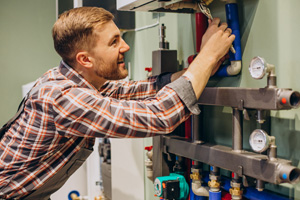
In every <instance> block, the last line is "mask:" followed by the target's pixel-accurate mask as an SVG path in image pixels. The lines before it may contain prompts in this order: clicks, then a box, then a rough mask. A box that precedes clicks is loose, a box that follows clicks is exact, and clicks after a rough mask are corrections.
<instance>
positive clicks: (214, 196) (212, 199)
mask: <svg viewBox="0 0 300 200" xmlns="http://www.w3.org/2000/svg"><path fill="white" fill-rule="evenodd" d="M221 198H222V192H221V191H219V192H212V191H209V200H221Z"/></svg>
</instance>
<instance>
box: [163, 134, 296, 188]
mask: <svg viewBox="0 0 300 200" xmlns="http://www.w3.org/2000/svg"><path fill="white" fill-rule="evenodd" d="M162 142H163V145H164V148H163V149H164V150H165V151H164V153H171V154H175V155H180V156H183V157H185V158H190V159H192V160H197V161H199V162H203V163H207V164H209V165H213V166H215V167H220V168H223V169H226V170H229V171H232V172H234V173H237V174H238V175H239V176H243V175H245V176H250V177H253V178H255V179H260V180H262V181H265V182H269V183H274V184H280V183H284V182H288V183H297V182H299V181H300V178H299V177H300V169H299V168H297V167H294V166H292V165H291V161H289V160H284V159H280V158H278V159H277V160H276V161H270V160H269V158H268V156H266V155H262V154H257V153H253V152H248V151H245V150H244V151H242V152H241V153H236V152H234V151H232V148H230V147H226V146H221V145H212V144H206V143H205V144H195V143H193V142H189V141H183V140H179V139H175V138H171V137H167V136H164V137H163V141H162ZM197 152H201V153H197ZM266 169H268V170H266Z"/></svg>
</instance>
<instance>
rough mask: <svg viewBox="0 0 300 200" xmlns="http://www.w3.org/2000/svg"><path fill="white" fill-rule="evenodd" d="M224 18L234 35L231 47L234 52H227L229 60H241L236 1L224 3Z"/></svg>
mask: <svg viewBox="0 0 300 200" xmlns="http://www.w3.org/2000/svg"><path fill="white" fill-rule="evenodd" d="M225 9H226V19H227V24H228V27H229V28H231V30H232V34H233V35H235V40H234V41H233V47H234V48H235V51H236V53H232V52H229V55H230V59H229V60H230V61H235V60H242V49H241V36H240V25H239V14H238V6H237V3H228V4H226V5H225Z"/></svg>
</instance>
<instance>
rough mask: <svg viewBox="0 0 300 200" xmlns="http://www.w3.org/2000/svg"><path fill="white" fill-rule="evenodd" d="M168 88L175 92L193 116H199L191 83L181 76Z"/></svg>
mask: <svg viewBox="0 0 300 200" xmlns="http://www.w3.org/2000/svg"><path fill="white" fill-rule="evenodd" d="M168 87H170V88H172V89H173V90H175V92H176V93H177V95H178V96H179V97H180V99H181V100H182V101H183V102H184V104H185V106H186V107H187V108H188V109H189V110H190V111H191V113H193V114H195V115H199V114H200V108H199V106H198V103H197V98H196V94H195V92H194V89H193V87H192V84H191V82H190V81H189V79H188V78H187V77H184V76H181V77H179V78H178V79H177V80H175V81H173V82H172V83H170V84H168Z"/></svg>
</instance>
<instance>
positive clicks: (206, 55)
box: [171, 18, 235, 99]
mask: <svg viewBox="0 0 300 200" xmlns="http://www.w3.org/2000/svg"><path fill="white" fill-rule="evenodd" d="M219 23H220V19H219V18H215V19H214V20H213V21H211V20H210V21H209V27H208V29H207V31H206V33H205V35H204V36H203V37H204V41H203V44H204V45H202V47H201V51H200V53H199V54H198V55H197V57H196V58H195V59H194V61H193V62H192V63H191V65H190V66H189V68H188V69H187V70H182V71H179V72H176V73H174V74H172V76H171V82H173V81H175V80H176V79H177V78H179V77H180V76H182V75H183V76H185V77H187V78H188V79H189V80H190V82H191V84H192V87H193V90H194V92H195V95H196V98H197V99H198V98H199V97H200V95H201V93H202V91H203V89H204V88H205V86H206V84H207V82H208V79H209V77H210V76H211V75H213V74H214V73H215V72H216V71H217V69H218V68H219V66H220V63H221V62H220V60H222V58H223V57H224V56H225V54H226V53H227V52H228V49H229V47H230V45H231V44H232V42H233V41H234V39H235V36H234V35H231V29H229V28H227V24H226V23H223V24H221V25H219Z"/></svg>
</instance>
